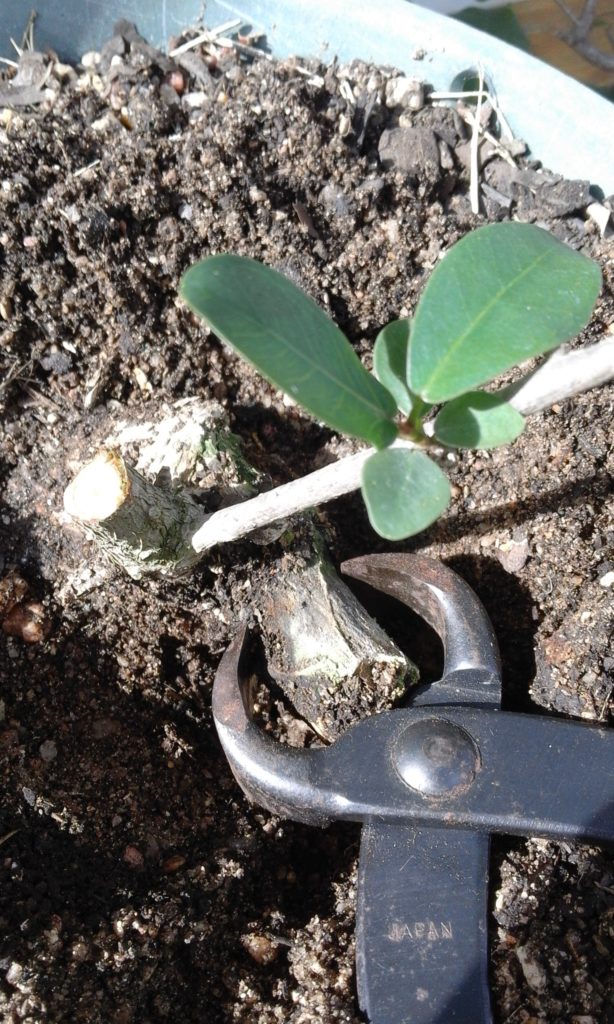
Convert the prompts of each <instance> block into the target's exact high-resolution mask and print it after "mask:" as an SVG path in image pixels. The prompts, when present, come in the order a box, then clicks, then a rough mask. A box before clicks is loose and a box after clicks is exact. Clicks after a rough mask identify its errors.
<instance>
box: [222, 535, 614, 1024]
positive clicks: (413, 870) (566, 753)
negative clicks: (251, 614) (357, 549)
mask: <svg viewBox="0 0 614 1024" xmlns="http://www.w3.org/2000/svg"><path fill="white" fill-rule="evenodd" d="M341 569H342V571H343V572H344V573H345V574H347V575H348V576H351V577H353V578H354V579H357V580H361V581H364V582H365V583H367V584H369V585H370V586H372V587H374V588H375V589H376V590H380V591H382V592H384V593H385V594H389V595H391V596H392V597H395V598H397V599H398V600H399V601H401V602H402V603H403V604H405V605H407V606H408V607H410V608H412V609H413V610H414V611H415V612H417V613H418V614H419V615H420V616H421V617H422V618H423V619H425V620H426V621H427V622H428V623H429V624H430V625H431V626H432V627H433V628H434V629H435V630H436V632H437V633H438V634H439V636H440V637H441V639H442V641H443V648H444V671H443V676H442V678H441V679H440V680H439V682H436V683H433V684H431V685H430V686H427V687H421V688H419V689H417V690H416V691H415V693H414V696H413V699H412V701H411V706H410V707H407V708H400V709H396V710H393V711H388V712H384V713H381V714H378V715H374V716H372V717H371V718H367V719H365V720H363V721H361V722H359V723H358V724H357V725H355V726H353V727H351V728H350V729H348V730H347V732H345V733H344V734H343V735H342V736H341V737H340V739H338V740H337V741H336V742H335V743H334V744H332V745H331V746H329V747H322V748H313V749H306V750H298V749H292V748H289V747H287V746H284V745H282V744H279V743H277V742H276V741H275V740H273V739H272V738H271V737H269V736H267V735H266V734H265V733H264V732H263V731H262V730H261V729H260V728H259V727H258V726H257V724H256V723H255V722H254V721H253V717H252V706H253V696H252V694H253V684H254V675H253V663H251V659H250V655H249V644H248V643H247V639H248V633H247V630H246V629H244V630H243V631H242V632H240V633H239V635H238V636H237V637H236V638H235V640H234V642H233V643H232V644H231V646H230V647H229V648H228V650H227V651H226V653H225V655H224V657H223V659H222V662H221V663H220V667H219V670H218V672H217V676H216V680H215V685H214V688H213V715H214V719H215V724H216V726H217V730H218V733H219V737H220V740H221V743H222V746H223V748H224V751H225V753H226V756H227V758H228V761H229V762H230V766H231V768H232V771H233V773H234V775H235V777H236V779H237V781H238V782H239V784H240V785H241V787H242V788H243V790H244V792H245V793H246V794H247V796H248V797H249V798H250V799H251V800H253V801H254V802H256V803H257V804H260V805H262V806H263V807H266V808H268V809H269V810H270V811H272V812H274V813H275V814H279V815H281V816H284V817H287V818H292V819H294V820H295V821H301V822H306V823H308V824H310V825H327V824H329V823H330V822H332V821H334V820H336V819H342V820H349V821H359V822H362V832H361V843H360V863H359V878H358V897H357V910H356V977H357V988H358V1000H359V1004H360V1008H361V1009H362V1010H363V1012H364V1013H365V1014H366V1016H367V1018H368V1020H369V1021H370V1022H371V1024H451V1022H454V1024H488V1022H491V1021H492V1017H491V1011H490V1000H489V991H488V976H487V964H488V955H487V954H488V925H487V900H488V853H489V838H490V834H491V833H496V832H503V833H508V834H513V835H521V836H528V835H531V836H533V835H535V836H543V837H546V838H551V839H562V838H570V837H571V838H573V839H581V840H589V839H590V840H597V841H599V840H605V841H612V840H614V811H613V807H614V804H613V802H612V800H613V796H614V794H613V789H614V787H613V785H612V765H613V762H614V734H613V733H611V732H610V731H608V730H607V729H604V728H600V727H597V726H594V725H591V724H587V723H580V722H575V721H563V720H560V719H553V718H548V717H544V716H538V715H527V714H515V713H511V712H507V711H502V710H501V671H500V663H499V653H498V648H497V642H496V639H495V636H494V633H493V629H492V626H491V624H490V621H489V619H488V617H487V615H486V612H485V610H484V608H483V607H482V605H481V604H480V602H479V601H478V599H477V597H476V595H475V594H474V593H473V591H472V590H471V589H470V587H469V586H468V585H467V584H466V583H465V582H464V581H463V580H462V579H461V578H460V577H459V576H458V575H456V573H454V572H452V571H451V570H450V569H448V568H446V567H445V566H443V565H441V564H440V563H438V562H436V561H433V560H431V559H428V558H424V557H422V556H418V555H408V554H383V555H370V556H366V557H364V558H356V559H353V560H351V561H349V562H345V563H344V564H343V565H342V566H341ZM608 794H609V799H608Z"/></svg>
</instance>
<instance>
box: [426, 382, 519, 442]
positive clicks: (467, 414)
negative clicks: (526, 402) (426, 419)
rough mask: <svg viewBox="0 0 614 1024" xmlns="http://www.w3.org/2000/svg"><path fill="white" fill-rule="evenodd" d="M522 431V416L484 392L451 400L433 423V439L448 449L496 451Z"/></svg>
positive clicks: (511, 407) (472, 393)
mask: <svg viewBox="0 0 614 1024" xmlns="http://www.w3.org/2000/svg"><path fill="white" fill-rule="evenodd" d="M523 429H524V416H522V415H521V414H520V413H519V412H518V411H517V410H516V409H514V407H513V406H512V405H509V404H508V402H503V401H501V399H500V398H499V397H498V396H497V395H492V394H489V393H488V392H486V391H469V392H468V393H467V394H466V395H461V396H460V397H459V398H453V399H452V401H451V402H448V404H447V405H444V407H443V409H442V410H441V412H440V413H439V414H438V416H437V418H436V419H435V438H436V439H437V440H438V441H441V443H442V444H446V445H449V446H450V447H452V448H497V447H498V446H499V445H500V444H508V443H509V442H510V441H515V440H516V438H517V437H518V436H519V434H521V433H522V431H523Z"/></svg>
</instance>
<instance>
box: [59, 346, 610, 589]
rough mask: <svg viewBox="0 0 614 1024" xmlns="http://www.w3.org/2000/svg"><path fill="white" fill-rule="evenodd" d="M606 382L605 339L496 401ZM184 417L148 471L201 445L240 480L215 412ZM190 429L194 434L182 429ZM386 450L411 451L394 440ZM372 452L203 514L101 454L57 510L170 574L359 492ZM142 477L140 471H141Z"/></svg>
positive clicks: (114, 548) (126, 559) (137, 560)
mask: <svg viewBox="0 0 614 1024" xmlns="http://www.w3.org/2000/svg"><path fill="white" fill-rule="evenodd" d="M612 377H614V336H609V337H607V338H605V339H603V340H602V341H600V342H599V343H598V344H596V345H592V346H590V347H589V348H585V349H578V350H576V351H574V352H558V353H555V355H553V356H551V358H550V359H548V360H547V362H545V363H544V364H543V365H542V366H540V367H539V368H538V369H537V370H535V371H533V372H532V373H530V374H528V375H527V376H526V377H524V378H523V379H522V380H520V381H518V382H517V383H515V384H513V385H510V386H509V387H506V388H503V389H501V390H500V391H499V392H498V393H499V395H500V396H501V398H502V399H503V400H505V401H509V402H510V403H511V404H512V405H513V406H514V408H516V409H517V410H518V411H519V412H521V413H523V414H524V415H530V414H532V413H535V412H540V411H541V410H543V409H547V408H549V407H550V406H551V405H552V404H553V403H554V402H562V401H565V400H566V399H568V398H573V397H574V395H578V394H580V393H581V392H582V391H586V390H588V389H589V388H593V387H598V386H599V385H600V384H604V383H606V381H608V380H610V379H611V378H612ZM184 413H185V416H187V417H188V419H189V422H188V424H187V426H186V424H183V423H182V422H181V421H178V416H177V414H175V416H174V417H172V418H171V419H170V420H168V421H167V420H164V421H162V424H160V425H159V426H158V428H157V435H156V437H157V441H156V443H155V444H153V445H150V447H151V448H152V449H153V450H155V452H156V460H154V464H155V465H156V466H157V469H158V471H159V470H160V468H161V467H163V466H167V465H168V464H170V463H172V464H173V465H174V463H175V462H176V459H174V458H173V459H172V458H171V454H172V452H173V451H174V447H177V446H179V447H178V451H179V452H182V453H184V454H185V453H187V454H186V456H185V457H186V458H187V459H188V462H189V463H190V465H191V464H192V462H193V461H194V459H198V458H200V457H202V453H203V452H204V451H205V450H206V449H207V446H209V447H211V448H212V451H214V452H215V453H217V454H215V456H214V458H215V460H216V461H218V462H219V461H220V459H221V460H224V459H226V460H230V464H231V465H232V466H235V471H236V472H238V476H237V477H236V478H237V479H239V480H242V479H245V472H244V469H241V468H240V467H241V466H244V460H242V458H241V456H240V452H239V449H238V447H237V441H236V439H235V438H233V437H232V435H231V434H230V433H229V432H228V430H227V428H226V430H225V432H224V430H222V429H221V428H220V426H219V424H218V425H217V426H216V424H217V420H216V418H215V417H216V415H217V413H216V412H215V410H214V412H213V413H210V414H209V415H207V414H206V410H203V409H201V408H200V407H199V406H198V403H197V404H196V405H193V404H190V403H188V405H187V406H186V408H185V410H184ZM190 417H191V419H190ZM190 424H192V426H194V427H195V428H197V429H195V430H191V429H188V427H190ZM427 426H428V424H427ZM148 430H149V427H148ZM186 430H187V431H188V432H187V434H186ZM173 446H174V447H173ZM394 447H396V448H409V449H411V448H414V447H416V446H415V444H414V443H413V442H411V441H408V440H404V439H401V438H399V439H398V440H397V441H395V443H394ZM373 451H374V449H373V448H365V449H364V450H362V451H359V452H357V453H355V454H354V455H350V456H348V457H347V458H344V459H340V460H339V461H338V462H335V463H332V464H331V465H329V466H325V467H324V468H323V469H318V470H316V471H315V472H314V473H309V474H308V476H305V477H302V478H301V479H299V480H293V481H291V482H290V483H287V484H283V485H282V486H280V487H275V488H274V489H273V490H271V491H265V492H263V493H261V494H258V495H257V496H256V497H254V498H249V499H248V500H246V501H243V502H236V499H235V503H234V504H232V505H230V506H226V507H224V508H221V509H220V510H219V511H217V512H213V513H212V514H210V515H208V516H206V515H205V514H204V513H203V509H202V506H201V505H199V504H197V503H196V502H194V501H193V500H192V498H191V497H190V496H189V495H188V494H187V493H186V492H185V489H182V488H181V487H178V488H170V489H165V488H162V487H160V486H159V485H157V484H154V483H151V482H149V480H148V479H147V478H146V477H144V476H142V475H141V474H140V473H137V472H136V471H135V470H133V469H131V467H129V466H127V465H126V464H125V463H124V462H123V460H122V459H121V457H120V456H119V455H118V453H117V452H116V451H114V450H110V449H105V450H103V452H102V453H100V454H99V456H97V458H96V459H95V460H94V461H93V463H90V464H89V465H88V466H85V467H84V468H83V469H82V470H81V472H80V473H79V474H78V475H77V477H76V478H75V479H74V480H73V482H72V483H71V484H70V486H69V487H68V488H67V490H66V493H65V508H66V511H67V512H68V513H69V514H70V516H71V517H72V518H73V519H76V520H77V521H79V522H80V523H82V525H83V526H84V528H85V529H86V531H87V532H88V533H89V534H90V535H94V536H95V537H96V539H97V540H98V542H99V543H100V544H101V545H102V546H103V548H104V549H105V550H106V551H107V552H108V554H109V555H110V557H112V558H113V559H114V560H115V561H117V562H119V563H120V564H122V565H123V567H124V569H125V570H126V571H127V572H128V573H129V574H130V575H132V576H133V577H134V578H136V579H138V578H140V577H141V576H142V575H144V574H146V573H149V572H152V571H153V572H155V573H156V574H158V575H167V576H176V575H178V574H179V573H181V572H185V571H186V570H188V569H190V568H191V567H192V566H193V565H195V564H196V563H197V562H198V561H200V559H201V558H202V557H203V555H204V553H205V552H207V551H208V550H210V549H211V548H213V547H215V546H216V545H218V544H224V543H229V542H231V541H236V540H238V539H239V538H241V537H244V536H246V535H247V534H252V533H254V531H256V530H259V529H261V528H262V527H266V526H270V524H272V523H275V522H277V521H279V520H283V519H287V518H288V517H289V516H293V515H295V514H296V513H298V512H303V511H304V510H305V509H308V508H313V507H315V506H318V505H323V504H325V503H326V502H328V501H332V500H333V499H335V498H340V497H342V496H343V495H345V494H349V493H351V492H352V491H356V490H358V489H359V488H360V485H361V477H362V470H363V466H364V464H365V462H366V461H367V459H368V458H369V457H370V456H371V455H372V454H373ZM160 452H162V454H163V458H162V455H160ZM224 453H225V454H224ZM182 458H183V456H182ZM169 460H170V461H169ZM190 460H191V461H190ZM184 461H185V460H184ZM139 465H140V464H139ZM237 467H239V470H237ZM141 468H143V467H141ZM150 469H151V467H150ZM144 471H145V472H146V473H147V472H149V470H148V469H147V468H145V469H144ZM236 472H235V475H236ZM182 475H185V474H182ZM172 478H176V479H177V480H180V478H181V475H179V474H171V479H172ZM233 479H234V478H233Z"/></svg>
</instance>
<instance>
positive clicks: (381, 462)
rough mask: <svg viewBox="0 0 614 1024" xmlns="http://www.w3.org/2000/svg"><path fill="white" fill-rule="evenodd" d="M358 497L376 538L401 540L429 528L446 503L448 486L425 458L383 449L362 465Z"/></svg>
mask: <svg viewBox="0 0 614 1024" xmlns="http://www.w3.org/2000/svg"><path fill="white" fill-rule="evenodd" d="M362 496H363V498H364V500H365V505H366V506H367V512H368V513H369V520H370V522H371V526H372V527H373V529H374V530H376V531H377V533H379V535H380V537H385V538H386V539H387V540H402V539H403V538H404V537H411V536H412V535H413V534H414V533H420V531H421V530H424V529H426V527H427V526H430V524H431V523H433V522H434V521H435V520H436V519H437V518H438V517H439V516H440V515H441V514H442V512H444V511H445V509H446V508H447V506H448V502H449V501H450V484H449V483H448V479H447V477H446V476H445V475H444V473H442V471H441V470H440V468H439V466H437V465H436V464H435V463H434V462H433V461H432V460H431V459H429V457H428V455H425V453H424V452H421V451H416V450H413V451H412V450H408V449H407V448H385V449H384V451H381V452H375V454H374V455H371V457H370V458H369V459H367V461H366V462H365V465H364V467H363V471H362Z"/></svg>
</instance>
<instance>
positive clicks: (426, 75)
mask: <svg viewBox="0 0 614 1024" xmlns="http://www.w3.org/2000/svg"><path fill="white" fill-rule="evenodd" d="M71 8H72V10H71ZM201 10H202V5H201V4H200V2H199V0H154V2H151V3H149V2H145V0H142V2H139V0H105V2H104V3H102V4H100V5H96V6H94V7H90V6H89V5H88V6H87V7H84V6H83V4H82V0H47V3H46V4H45V6H44V9H43V10H42V11H41V12H40V13H39V15H38V17H37V21H36V29H35V43H36V46H37V47H38V48H40V49H45V48H47V47H51V48H53V49H55V50H56V51H57V52H58V53H59V54H60V56H61V57H63V58H65V59H70V60H73V61H74V60H77V59H79V57H80V56H81V55H82V53H84V52H86V51H87V50H89V49H95V48H97V47H100V46H101V45H102V43H103V42H104V41H105V39H107V38H109V37H110V36H111V35H112V30H113V24H114V22H115V21H116V20H117V19H118V18H120V17H126V18H128V19H131V20H133V21H135V22H136V24H137V27H138V29H139V31H140V32H141V33H142V34H143V35H144V36H145V37H146V38H148V39H149V40H150V41H151V42H152V43H153V44H154V45H156V46H160V47H165V46H166V44H167V42H168V38H169V36H170V35H172V34H173V33H174V32H175V33H178V32H180V31H181V29H182V28H185V27H186V26H188V25H190V24H196V23H197V22H198V19H199V17H200V13H201ZM30 11H31V3H30V0H5V6H4V18H3V26H2V28H1V29H0V53H1V54H3V55H5V54H6V55H8V54H9V51H10V50H12V47H11V44H10V38H11V37H13V38H15V39H20V38H21V35H22V33H23V29H24V26H25V24H26V22H27V19H28V16H29V14H30ZM237 17H239V18H241V19H242V20H243V21H244V22H245V23H246V24H249V25H251V26H252V27H253V28H254V29H257V30H259V31H263V32H265V33H266V37H267V43H268V45H269V47H270V49H271V52H272V53H273V54H274V55H275V56H279V57H286V56H290V55H299V56H318V57H321V58H322V59H324V60H332V58H333V56H337V57H338V58H339V59H340V60H342V61H347V60H350V59H352V58H360V59H363V60H368V61H372V62H374V63H377V64H385V65H392V66H395V67H398V68H400V69H401V70H402V71H404V72H405V73H406V74H408V75H411V76H413V77H417V78H420V79H422V80H424V81H427V82H429V83H430V84H431V85H432V86H434V88H435V89H438V90H442V89H449V88H450V86H451V85H452V83H453V82H454V80H455V79H456V78H457V77H458V76H459V75H462V74H463V73H464V72H466V71H468V70H472V69H476V68H477V67H478V66H480V67H482V68H483V70H484V74H485V76H486V79H487V81H488V83H489V85H490V87H491V88H493V89H494V90H495V92H496V95H497V99H498V102H499V104H500V106H501V109H502V111H503V113H504V115H505V117H506V118H507V120H508V121H509V123H510V126H511V128H512V130H513V131H514V133H515V134H516V135H517V136H518V137H519V138H522V139H523V140H524V141H525V142H527V144H528V145H529V146H530V148H531V152H532V154H533V155H534V156H535V158H537V159H539V160H541V161H542V163H543V164H544V166H546V167H548V168H550V169H551V170H553V171H555V172H557V173H560V174H563V175H564V176H565V177H567V178H582V179H588V180H589V181H590V182H591V184H592V185H593V186H595V187H596V189H597V191H598V192H599V191H601V193H602V194H603V195H610V194H612V193H614V163H613V162H612V160H611V154H610V153H609V151H608V150H609V147H608V146H607V145H606V144H605V141H604V140H606V139H608V138H610V139H611V138H614V104H613V103H610V102H609V101H608V100H605V99H603V98H602V97H601V96H599V95H598V94H597V93H595V92H593V91H592V90H591V89H588V88H587V87H586V86H584V85H581V84H580V83H578V82H577V81H575V80H574V79H572V78H570V77H569V76H567V75H565V74H563V73H562V72H560V71H557V70H556V69H554V68H552V67H550V66H549V65H547V64H544V63H543V62H542V61H540V60H537V59H536V58H535V57H532V56H531V55H529V54H526V53H524V52H522V51H521V50H518V49H516V48H515V47H512V46H509V45H508V44H507V43H504V42H502V41H501V40H499V39H496V38H495V37H493V36H489V35H487V34H486V33H484V32H480V31H478V30H477V29H475V28H472V27H471V26H469V25H465V24H463V23H462V22H458V21H455V20H451V19H450V18H447V17H445V16H442V15H440V14H437V13H435V12H434V11H431V10H428V9H427V8H423V7H418V6H416V5H414V4H412V3H408V2H407V0H377V2H371V3H361V4H356V3H355V2H354V0H310V3H309V8H308V12H306V10H305V8H303V7H302V5H299V4H298V3H295V2H292V0H236V2H227V0H210V2H208V3H207V10H206V18H207V24H209V25H212V26H214V25H217V24H222V23H224V22H227V21H228V20H229V19H232V18H237Z"/></svg>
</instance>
